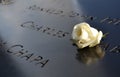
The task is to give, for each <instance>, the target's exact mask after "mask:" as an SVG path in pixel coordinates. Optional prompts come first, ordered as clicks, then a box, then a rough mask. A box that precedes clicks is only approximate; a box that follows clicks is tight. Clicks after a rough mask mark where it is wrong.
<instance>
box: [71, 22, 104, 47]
mask: <svg viewBox="0 0 120 77" xmlns="http://www.w3.org/2000/svg"><path fill="white" fill-rule="evenodd" d="M102 37H103V33H102V31H98V30H97V29H95V28H93V27H90V25H89V24H88V23H86V22H83V23H80V24H77V25H75V26H74V28H73V32H72V39H73V40H74V41H75V44H76V45H77V46H78V47H79V48H84V47H87V46H89V47H94V46H96V45H97V44H99V43H100V41H101V39H102Z"/></svg>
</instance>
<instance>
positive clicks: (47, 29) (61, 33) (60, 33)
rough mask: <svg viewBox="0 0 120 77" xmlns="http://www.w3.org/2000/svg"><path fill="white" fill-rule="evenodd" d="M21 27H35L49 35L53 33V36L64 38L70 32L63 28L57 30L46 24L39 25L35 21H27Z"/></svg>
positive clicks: (34, 28)
mask: <svg viewBox="0 0 120 77" xmlns="http://www.w3.org/2000/svg"><path fill="white" fill-rule="evenodd" d="M21 27H23V28H29V29H33V30H36V31H39V32H42V33H45V34H47V35H51V36H56V37H58V38H63V37H66V36H67V35H69V34H70V33H69V32H64V31H62V30H57V29H55V28H50V27H47V26H45V25H42V26H40V25H37V24H36V23H35V22H34V21H27V22H24V23H22V24H21Z"/></svg>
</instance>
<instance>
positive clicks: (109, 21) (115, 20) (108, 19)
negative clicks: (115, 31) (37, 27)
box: [28, 5, 120, 25]
mask: <svg viewBox="0 0 120 77" xmlns="http://www.w3.org/2000/svg"><path fill="white" fill-rule="evenodd" d="M28 9H29V10H33V11H38V12H44V13H47V14H54V15H59V16H62V17H64V16H66V17H69V18H75V17H79V18H83V19H84V20H90V21H94V22H99V23H107V24H112V25H120V19H119V18H112V17H109V16H107V17H104V18H99V17H96V16H90V15H80V13H79V12H75V11H69V12H67V11H64V10H60V9H54V8H44V7H40V6H37V5H32V6H29V7H28Z"/></svg>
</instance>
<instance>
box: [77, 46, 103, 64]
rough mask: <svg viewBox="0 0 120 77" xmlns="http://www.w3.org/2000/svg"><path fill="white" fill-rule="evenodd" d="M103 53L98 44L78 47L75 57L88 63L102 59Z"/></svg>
mask: <svg viewBox="0 0 120 77" xmlns="http://www.w3.org/2000/svg"><path fill="white" fill-rule="evenodd" d="M104 55H105V51H104V49H102V47H101V46H100V45H97V46H95V47H91V48H88V47H87V48H84V49H78V53H77V59H78V60H80V61H82V62H83V63H85V64H87V65H89V64H92V63H94V62H97V61H98V60H100V59H102V58H103V57H104Z"/></svg>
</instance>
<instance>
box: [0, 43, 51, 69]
mask: <svg viewBox="0 0 120 77" xmlns="http://www.w3.org/2000/svg"><path fill="white" fill-rule="evenodd" d="M6 44H7V43H6V42H3V41H1V42H0V49H2V48H3V47H4V45H6ZM4 51H5V52H7V53H8V54H11V55H14V56H16V57H19V58H22V59H24V60H26V61H28V62H30V63H33V64H35V65H37V66H38V65H39V66H40V67H41V68H43V67H44V66H45V65H46V64H47V63H48V62H49V59H45V58H44V57H42V56H40V55H36V54H35V53H31V52H29V50H26V49H25V48H24V46H23V45H21V44H15V45H12V46H10V47H9V48H7V49H6V50H4Z"/></svg>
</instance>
